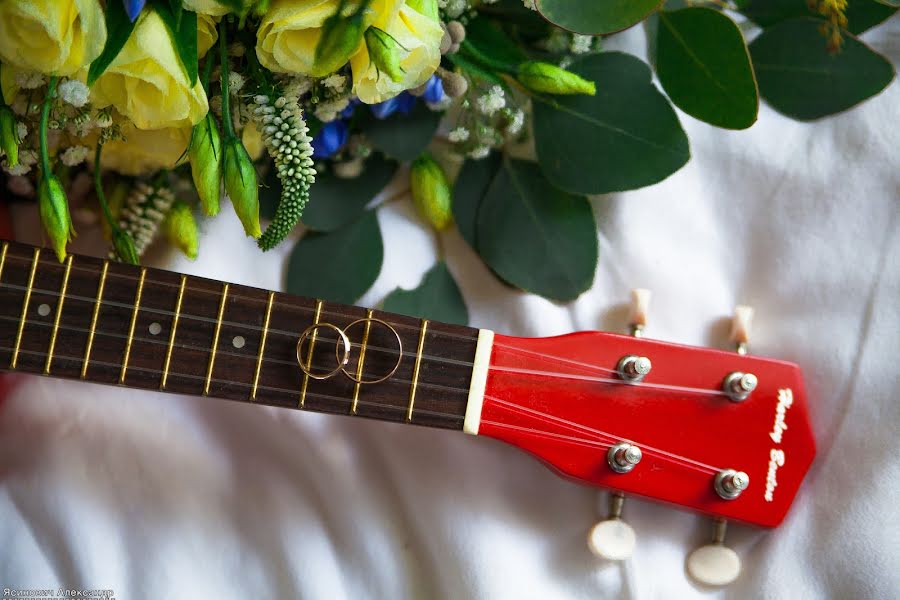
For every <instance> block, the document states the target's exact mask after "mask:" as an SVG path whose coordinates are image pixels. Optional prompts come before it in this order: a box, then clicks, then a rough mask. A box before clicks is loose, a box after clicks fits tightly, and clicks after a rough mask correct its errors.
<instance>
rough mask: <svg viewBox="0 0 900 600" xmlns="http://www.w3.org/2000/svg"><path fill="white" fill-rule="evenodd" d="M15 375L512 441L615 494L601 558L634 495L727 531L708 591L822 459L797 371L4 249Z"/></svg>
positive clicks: (2, 332)
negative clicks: (729, 541)
mask: <svg viewBox="0 0 900 600" xmlns="http://www.w3.org/2000/svg"><path fill="white" fill-rule="evenodd" d="M645 304H646V299H645V297H644V296H643V295H642V294H638V296H637V305H636V306H637V310H636V314H637V316H636V317H635V319H634V321H635V326H634V333H635V334H640V332H641V329H642V326H643V316H642V313H643V312H644V308H643V307H644V305H645ZM743 320H744V321H746V316H745V317H744V319H743ZM741 327H743V325H742V326H741ZM742 335H743V334H742ZM739 337H740V335H739ZM0 369H5V370H9V371H17V372H22V373H35V374H43V375H47V376H51V377H62V378H68V379H79V380H84V381H89V382H94V383H105V384H111V385H119V386H125V387H133V388H141V389H150V390H159V391H163V392H172V393H177V394H190V395H201V396H211V397H215V398H222V399H225V400H238V401H242V402H250V403H256V404H263V405H269V406H278V407H284V408H295V409H302V410H311V411H317V412H325V413H333V414H342V415H351V416H356V417H367V418H374V419H382V420H386V421H395V422H401V423H409V424H412V425H423V426H428V427H438V428H443V429H455V430H459V431H462V432H465V433H467V434H470V435H479V436H487V437H491V438H495V439H498V440H502V441H504V442H507V443H509V444H512V445H514V446H516V447H518V448H520V449H522V450H524V451H526V452H529V453H531V454H533V455H534V456H535V457H537V458H538V459H540V460H542V461H543V462H544V463H546V464H547V465H548V466H549V467H550V468H552V469H554V470H555V471H556V472H558V473H559V474H561V475H562V476H564V477H566V478H569V479H571V480H574V481H576V482H579V483H582V484H587V485H591V486H598V487H603V488H607V489H609V490H611V491H612V496H611V511H610V518H609V519H608V520H606V521H603V522H601V523H600V524H598V525H597V526H596V527H595V528H594V530H592V532H591V536H590V540H589V541H590V545H591V546H592V548H593V549H594V550H595V552H597V553H598V554H600V555H601V556H605V557H607V558H610V559H621V558H624V557H625V556H627V555H628V554H630V551H631V547H632V546H633V545H634V535H633V532H630V528H629V527H628V526H627V525H626V524H624V522H622V521H621V519H620V518H619V517H620V513H621V507H622V500H623V498H624V496H625V495H634V496H640V497H644V498H649V499H653V500H657V501H661V502H665V503H669V504H673V505H677V506H679V507H683V508H687V509H690V510H693V511H696V512H699V513H703V514H706V515H709V516H711V517H713V518H714V519H715V520H716V521H715V523H716V526H715V536H714V540H713V543H712V544H710V545H708V546H704V547H702V548H700V549H699V550H697V551H695V552H694V553H693V554H692V555H691V557H690V558H689V559H688V571H689V572H690V573H691V574H692V576H694V577H695V578H696V579H698V580H699V581H702V582H704V583H708V584H722V583H727V582H728V581H730V580H732V579H734V577H736V576H737V571H739V569H740V565H739V561H738V560H737V557H736V555H734V556H733V554H734V553H733V552H731V551H730V550H729V549H727V548H725V547H724V546H723V545H722V537H723V535H724V524H725V522H726V521H738V522H741V523H745V524H749V525H754V526H759V527H764V528H771V527H775V526H777V525H778V524H779V523H781V521H782V520H783V519H784V517H785V515H786V513H787V511H788V508H789V507H790V505H791V503H792V501H793V499H794V496H795V495H796V493H797V490H798V488H799V486H800V483H801V481H802V479H803V477H804V475H805V474H806V472H807V470H808V469H809V466H810V463H811V462H812V460H813V456H814V454H815V444H814V441H813V436H812V432H811V429H810V422H809V414H808V409H807V401H806V393H805V390H804V386H803V379H802V376H801V373H800V370H799V368H798V367H797V366H796V365H793V364H790V363H786V362H781V361H777V360H772V359H767V358H761V357H756V356H749V355H747V354H746V353H744V352H726V351H721V350H714V349H706V348H696V347H689V346H682V345H678V344H671V343H665V342H660V341H655V340H650V339H646V338H645V337H643V336H641V335H617V334H612V333H600V332H580V333H572V334H569V335H563V336H558V337H550V338H532V339H529V338H517V337H511V336H506V335H500V334H497V333H494V332H492V331H489V330H486V329H472V328H469V327H462V326H458V325H448V324H444V323H438V322H434V321H429V320H425V319H416V318H410V317H407V316H401V315H396V314H390V313H386V312H382V311H379V310H374V309H366V308H359V307H353V306H345V305H341V304H337V303H331V302H325V301H322V300H314V299H310V298H302V297H298V296H293V295H289V294H283V293H278V292H271V291H266V290H261V289H257V288H252V287H247V286H242V285H235V284H231V283H223V282H220V281H213V280H210V279H204V278H200V277H191V276H187V275H180V274H176V273H172V272H168V271H162V270H157V269H151V268H146V267H136V266H131V265H126V264H122V263H118V262H109V261H106V260H100V259H96V258H90V257H86V256H74V255H70V256H68V257H67V259H66V260H65V261H64V262H63V263H60V262H59V261H58V260H57V259H56V258H55V256H54V255H53V253H52V252H50V251H47V250H42V249H40V248H36V247H32V246H26V245H24V244H19V243H14V242H4V241H0Z"/></svg>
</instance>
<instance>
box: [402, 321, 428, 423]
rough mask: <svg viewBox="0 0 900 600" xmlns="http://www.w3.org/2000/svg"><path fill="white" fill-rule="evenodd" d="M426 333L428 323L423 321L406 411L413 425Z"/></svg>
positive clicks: (407, 420)
mask: <svg viewBox="0 0 900 600" xmlns="http://www.w3.org/2000/svg"><path fill="white" fill-rule="evenodd" d="M426 331H428V321H427V320H426V319H422V329H421V330H420V331H419V347H418V349H417V350H416V364H415V366H413V376H412V384H410V387H409V406H408V407H407V409H406V422H407V423H412V417H413V407H415V405H416V387H417V386H418V385H419V369H420V368H421V366H422V350H424V349H425V332H426Z"/></svg>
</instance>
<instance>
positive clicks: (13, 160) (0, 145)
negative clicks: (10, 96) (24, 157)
mask: <svg viewBox="0 0 900 600" xmlns="http://www.w3.org/2000/svg"><path fill="white" fill-rule="evenodd" d="M0 150H3V152H5V153H6V161H7V162H8V163H9V166H10V167H14V166H16V165H17V164H19V132H18V131H17V127H16V116H15V115H14V114H13V111H12V110H11V109H10V108H9V107H8V106H0Z"/></svg>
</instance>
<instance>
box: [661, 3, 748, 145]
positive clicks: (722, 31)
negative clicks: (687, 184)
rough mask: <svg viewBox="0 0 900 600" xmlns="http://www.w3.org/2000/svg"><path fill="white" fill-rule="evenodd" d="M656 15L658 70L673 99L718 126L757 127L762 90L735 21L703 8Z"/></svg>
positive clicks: (667, 91)
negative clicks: (757, 83) (760, 92)
mask: <svg viewBox="0 0 900 600" xmlns="http://www.w3.org/2000/svg"><path fill="white" fill-rule="evenodd" d="M657 16H658V19H659V23H658V32H657V40H656V73H657V75H658V76H659V81H660V83H661V84H662V86H663V89H664V90H665V91H666V93H667V94H668V95H669V98H670V99H671V100H672V102H674V103H675V105H676V106H678V107H679V108H680V109H681V110H683V111H684V112H686V113H688V114H689V115H691V116H693V117H696V118H698V119H700V120H701V121H706V122H707V123H710V124H711V125H716V126H718V127H725V128H727V129H746V128H747V127H750V126H751V125H753V123H754V122H756V117H757V114H758V113H759V94H758V92H757V90H756V79H755V78H754V76H753V67H752V66H751V64H750V54H749V53H748V52H747V45H746V43H744V36H743V35H741V31H740V29H738V26H737V25H735V23H734V21H732V20H731V19H730V18H728V17H727V16H726V15H725V14H723V13H721V12H719V11H716V10H713V9H711V8H705V7H692V8H683V9H681V10H676V11H672V12H669V11H660V12H659V13H657Z"/></svg>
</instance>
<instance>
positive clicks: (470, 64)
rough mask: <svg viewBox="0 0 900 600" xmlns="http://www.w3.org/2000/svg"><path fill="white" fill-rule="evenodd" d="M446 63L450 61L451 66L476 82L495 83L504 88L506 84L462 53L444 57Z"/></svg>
mask: <svg viewBox="0 0 900 600" xmlns="http://www.w3.org/2000/svg"><path fill="white" fill-rule="evenodd" d="M444 58H446V59H447V60H448V61H450V62H451V63H452V64H453V66H455V67H459V68H460V69H462V70H463V71H465V73H466V74H467V75H468V76H469V77H471V78H473V79H474V80H476V81H485V82H489V83H496V84H497V85H501V86H505V85H506V82H505V81H504V80H503V78H502V77H500V76H499V75H497V74H496V73H494V72H493V71H491V70H490V69H488V68H486V67H482V66H481V65H480V64H479V63H477V62H476V61H475V60H473V59H470V58H467V57H466V56H465V55H464V54H463V53H462V52H457V53H455V54H447V55H445V56H444Z"/></svg>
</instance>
